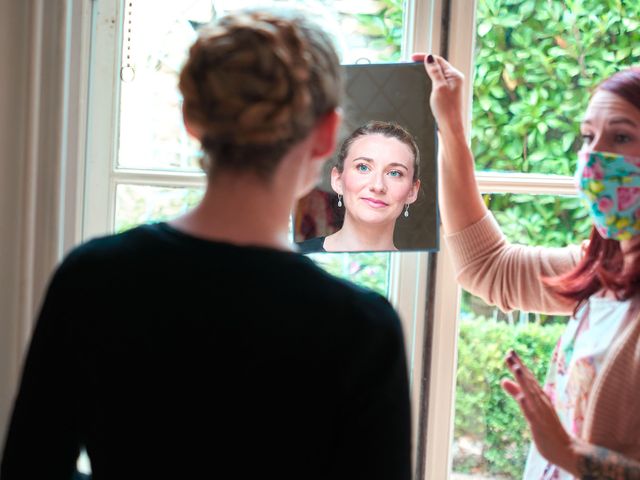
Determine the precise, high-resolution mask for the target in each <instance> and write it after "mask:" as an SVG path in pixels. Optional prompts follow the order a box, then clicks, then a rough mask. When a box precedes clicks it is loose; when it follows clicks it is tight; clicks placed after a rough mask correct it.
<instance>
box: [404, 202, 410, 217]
mask: <svg viewBox="0 0 640 480" xmlns="http://www.w3.org/2000/svg"><path fill="white" fill-rule="evenodd" d="M408 217H409V204H408V203H407V204H405V206H404V218H408Z"/></svg>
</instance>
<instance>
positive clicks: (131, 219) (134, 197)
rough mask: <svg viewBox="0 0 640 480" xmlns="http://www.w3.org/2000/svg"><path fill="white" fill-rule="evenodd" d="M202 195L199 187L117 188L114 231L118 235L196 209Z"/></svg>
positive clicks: (202, 191)
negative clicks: (194, 207)
mask: <svg viewBox="0 0 640 480" xmlns="http://www.w3.org/2000/svg"><path fill="white" fill-rule="evenodd" d="M203 193H204V190H203V189H199V188H168V187H152V186H147V185H118V187H117V189H116V218H115V230H116V232H121V231H123V230H127V229H129V228H131V227H135V226H136V225H139V224H141V223H148V222H158V221H164V220H169V219H172V218H175V217H177V216H178V215H180V214H181V213H183V212H185V211H187V209H189V208H191V207H193V206H195V205H196V204H197V203H198V202H199V201H200V199H201V198H202V195H203Z"/></svg>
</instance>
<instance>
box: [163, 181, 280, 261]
mask: <svg viewBox="0 0 640 480" xmlns="http://www.w3.org/2000/svg"><path fill="white" fill-rule="evenodd" d="M278 187H279V186H278V185H276V184H275V183H273V182H271V183H265V182H263V181H262V180H261V179H259V178H257V177H256V176H255V175H252V174H228V173H225V174H220V175H216V177H214V178H213V179H210V180H209V183H208V184H207V190H206V192H205V194H204V197H203V199H202V201H201V203H200V204H199V205H198V206H197V207H195V208H194V209H193V210H191V211H189V212H188V213H186V214H185V215H182V216H181V217H178V218H176V219H175V220H173V221H171V222H170V225H171V226H173V227H174V228H176V229H178V230H181V231H183V232H185V233H188V234H190V235H193V236H196V237H200V238H204V239H209V240H216V241H223V242H228V243H232V244H236V245H252V246H261V247H269V248H275V249H278V250H291V242H290V240H289V216H290V212H291V205H292V203H293V195H292V194H291V195H290V194H289V193H290V192H288V191H287V190H286V189H285V190H284V191H283V189H280V188H278Z"/></svg>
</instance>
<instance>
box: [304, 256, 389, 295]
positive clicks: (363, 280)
mask: <svg viewBox="0 0 640 480" xmlns="http://www.w3.org/2000/svg"><path fill="white" fill-rule="evenodd" d="M309 257H311V258H312V259H313V260H314V261H315V262H316V263H317V264H318V265H319V266H320V267H322V268H324V269H325V270H326V271H327V272H329V273H331V274H333V275H335V276H337V277H341V278H346V279H348V280H351V281H352V282H355V283H357V284H358V285H360V286H362V287H366V288H370V289H371V290H373V291H375V292H378V293H379V294H380V295H382V296H384V297H386V296H387V293H388V290H389V253H388V252H387V253H385V252H368V253H317V254H309Z"/></svg>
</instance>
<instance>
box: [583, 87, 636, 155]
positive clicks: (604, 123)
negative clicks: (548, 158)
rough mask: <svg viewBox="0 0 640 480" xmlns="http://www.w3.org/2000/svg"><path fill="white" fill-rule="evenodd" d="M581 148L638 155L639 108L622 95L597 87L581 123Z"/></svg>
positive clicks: (590, 150) (591, 150) (588, 150)
mask: <svg viewBox="0 0 640 480" xmlns="http://www.w3.org/2000/svg"><path fill="white" fill-rule="evenodd" d="M580 133H581V134H582V139H583V144H582V149H581V151H587V152H611V153H617V154H619V155H627V156H631V157H640V111H639V110H638V109H637V108H636V107H634V106H633V105H632V104H630V103H629V102H627V101H626V100H625V99H623V98H622V97H620V96H618V95H616V94H614V93H611V92H607V91H604V90H599V91H597V92H596V93H595V94H594V95H593V97H592V98H591V101H590V102H589V106H588V107H587V112H586V114H585V117H584V120H583V121H582V125H581V127H580Z"/></svg>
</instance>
